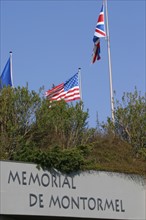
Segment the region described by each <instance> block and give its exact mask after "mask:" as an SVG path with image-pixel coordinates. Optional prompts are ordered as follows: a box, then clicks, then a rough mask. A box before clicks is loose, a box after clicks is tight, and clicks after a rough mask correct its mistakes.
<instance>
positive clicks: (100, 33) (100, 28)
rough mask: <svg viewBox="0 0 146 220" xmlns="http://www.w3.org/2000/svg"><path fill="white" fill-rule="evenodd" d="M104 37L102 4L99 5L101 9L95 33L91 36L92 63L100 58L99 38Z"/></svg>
mask: <svg viewBox="0 0 146 220" xmlns="http://www.w3.org/2000/svg"><path fill="white" fill-rule="evenodd" d="M101 37H106V32H105V25H104V5H102V7H101V11H100V14H99V17H98V20H97V24H96V28H95V33H94V37H93V42H94V48H93V53H92V63H94V62H95V61H96V60H100V38H101Z"/></svg>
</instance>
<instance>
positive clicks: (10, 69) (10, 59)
mask: <svg viewBox="0 0 146 220" xmlns="http://www.w3.org/2000/svg"><path fill="white" fill-rule="evenodd" d="M10 74H11V82H12V87H13V86H14V85H13V75H12V51H10Z"/></svg>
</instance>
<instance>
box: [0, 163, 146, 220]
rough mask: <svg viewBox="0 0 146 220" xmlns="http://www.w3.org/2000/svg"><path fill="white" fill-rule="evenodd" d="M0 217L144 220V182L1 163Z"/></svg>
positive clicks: (115, 176)
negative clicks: (26, 216)
mask: <svg viewBox="0 0 146 220" xmlns="http://www.w3.org/2000/svg"><path fill="white" fill-rule="evenodd" d="M0 167H1V174H0V175H1V177H0V180H1V188H0V197H1V206H0V214H6V215H10V214H11V215H34V213H35V215H37V216H58V217H60V216H64V217H74V218H75V217H78V218H96V219H103V218H104V219H126V220H128V219H133V220H138V219H141V220H146V182H145V179H144V178H142V177H140V176H136V175H133V176H130V175H124V174H118V173H107V172H97V171H90V172H82V173H76V174H75V175H73V174H72V175H62V174H61V173H59V172H54V173H50V172H48V171H43V170H38V169H37V168H36V165H35V164H29V163H16V162H6V161H1V162H0Z"/></svg>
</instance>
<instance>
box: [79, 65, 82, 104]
mask: <svg viewBox="0 0 146 220" xmlns="http://www.w3.org/2000/svg"><path fill="white" fill-rule="evenodd" d="M78 74H79V88H80V97H81V101H82V84H81V68H78Z"/></svg>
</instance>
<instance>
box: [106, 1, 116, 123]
mask: <svg viewBox="0 0 146 220" xmlns="http://www.w3.org/2000/svg"><path fill="white" fill-rule="evenodd" d="M104 2H105V9H106V33H107V46H108V64H109V79H110V100H111V115H112V120H113V122H114V97H113V85H112V65H111V53H110V37H109V26H108V8H107V0H104Z"/></svg>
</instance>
